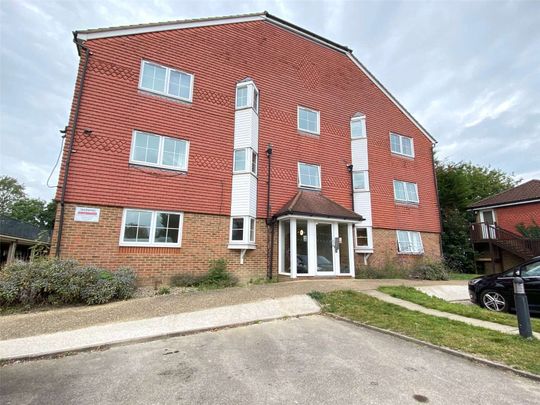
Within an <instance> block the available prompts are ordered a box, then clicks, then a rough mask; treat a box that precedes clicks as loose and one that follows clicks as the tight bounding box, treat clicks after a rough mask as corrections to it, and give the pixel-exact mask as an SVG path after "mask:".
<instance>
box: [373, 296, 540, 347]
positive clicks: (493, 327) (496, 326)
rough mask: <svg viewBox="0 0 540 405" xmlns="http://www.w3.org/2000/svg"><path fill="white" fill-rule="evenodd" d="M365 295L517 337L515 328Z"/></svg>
mask: <svg viewBox="0 0 540 405" xmlns="http://www.w3.org/2000/svg"><path fill="white" fill-rule="evenodd" d="M365 294H367V295H370V296H372V297H375V298H377V299H379V300H381V301H385V302H389V303H391V304H395V305H399V306H400V307H403V308H407V309H410V310H412V311H417V312H421V313H423V314H427V315H433V316H438V317H440V318H447V319H452V320H454V321H459V322H463V323H466V324H469V325H473V326H479V327H481V328H485V329H491V330H495V331H497V332H502V333H508V334H511V335H518V334H519V330H518V328H517V327H515V326H508V325H501V324H500V323H495V322H488V321H482V320H480V319H474V318H467V317H465V316H461V315H455V314H450V313H448V312H443V311H438V310H436V309H430V308H426V307H423V306H422V305H418V304H414V303H412V302H409V301H405V300H402V299H399V298H395V297H392V296H390V295H388V294H384V293H382V292H380V291H375V290H373V291H365ZM533 335H534V337H536V338H537V339H540V333H537V332H533Z"/></svg>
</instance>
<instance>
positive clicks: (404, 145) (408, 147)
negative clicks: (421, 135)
mask: <svg viewBox="0 0 540 405" xmlns="http://www.w3.org/2000/svg"><path fill="white" fill-rule="evenodd" d="M390 150H391V151H392V153H397V154H398V155H403V156H408V157H414V147H413V140H412V138H409V137H407V136H403V135H398V134H394V133H390Z"/></svg>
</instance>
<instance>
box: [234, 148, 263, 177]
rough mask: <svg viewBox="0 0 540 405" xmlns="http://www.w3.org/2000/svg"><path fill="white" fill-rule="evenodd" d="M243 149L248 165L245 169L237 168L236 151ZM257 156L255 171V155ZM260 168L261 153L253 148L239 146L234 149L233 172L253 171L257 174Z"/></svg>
mask: <svg viewBox="0 0 540 405" xmlns="http://www.w3.org/2000/svg"><path fill="white" fill-rule="evenodd" d="M238 151H243V153H244V159H245V162H246V167H245V168H244V169H243V170H236V164H235V163H236V160H235V159H236V152H238ZM254 156H255V171H253V170H252V169H253V157H254ZM258 169H259V154H258V153H257V152H256V151H255V150H254V149H253V148H238V149H235V150H234V151H233V173H234V174H239V173H251V174H253V175H254V176H257V171H258Z"/></svg>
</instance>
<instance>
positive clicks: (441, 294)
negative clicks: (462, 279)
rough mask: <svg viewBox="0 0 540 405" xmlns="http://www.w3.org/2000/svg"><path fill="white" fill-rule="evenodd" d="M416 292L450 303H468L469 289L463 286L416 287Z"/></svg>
mask: <svg viewBox="0 0 540 405" xmlns="http://www.w3.org/2000/svg"><path fill="white" fill-rule="evenodd" d="M416 289H417V290H418V291H422V292H423V293H425V294H427V295H429V296H431V297H437V298H440V299H443V300H445V301H450V302H460V301H466V302H470V301H469V299H470V298H469V288H468V286H467V284H465V285H432V286H422V287H416Z"/></svg>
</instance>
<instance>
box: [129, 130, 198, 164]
mask: <svg viewBox="0 0 540 405" xmlns="http://www.w3.org/2000/svg"><path fill="white" fill-rule="evenodd" d="M188 152H189V142H188V141H184V140H182V139H175V138H169V137H166V136H160V135H155V134H149V133H146V132H140V131H134V132H133V139H132V142H131V157H130V162H131V163H136V164H142V165H145V166H156V167H163V168H166V169H174V170H187V161H188Z"/></svg>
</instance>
